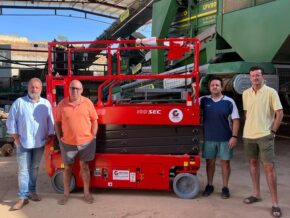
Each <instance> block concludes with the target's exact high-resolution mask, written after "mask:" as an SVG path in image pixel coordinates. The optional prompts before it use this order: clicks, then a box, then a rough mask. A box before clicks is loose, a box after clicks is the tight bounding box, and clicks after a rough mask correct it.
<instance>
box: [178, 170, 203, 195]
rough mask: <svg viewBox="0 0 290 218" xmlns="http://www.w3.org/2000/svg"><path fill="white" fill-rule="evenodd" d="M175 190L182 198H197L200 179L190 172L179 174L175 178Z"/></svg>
mask: <svg viewBox="0 0 290 218" xmlns="http://www.w3.org/2000/svg"><path fill="white" fill-rule="evenodd" d="M173 191H174V193H175V194H176V195H177V196H178V197H180V198H184V199H192V198H195V197H196V196H197V195H198V193H199V181H198V178H197V176H195V175H192V174H190V173H180V174H178V175H177V176H175V177H174V180H173Z"/></svg>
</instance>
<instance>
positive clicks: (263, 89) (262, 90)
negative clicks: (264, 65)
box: [251, 84, 266, 93]
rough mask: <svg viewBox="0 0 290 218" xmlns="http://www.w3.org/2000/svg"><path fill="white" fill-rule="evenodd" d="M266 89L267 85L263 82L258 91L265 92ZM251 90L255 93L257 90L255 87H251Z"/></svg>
mask: <svg viewBox="0 0 290 218" xmlns="http://www.w3.org/2000/svg"><path fill="white" fill-rule="evenodd" d="M265 89H266V85H265V84H263V86H262V87H261V88H260V89H259V90H258V91H257V92H259V93H260V92H261V93H263V92H264V91H265ZM251 91H252V93H255V90H254V89H253V87H251Z"/></svg>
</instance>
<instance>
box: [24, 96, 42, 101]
mask: <svg viewBox="0 0 290 218" xmlns="http://www.w3.org/2000/svg"><path fill="white" fill-rule="evenodd" d="M26 99H27V100H28V101H29V102H31V103H38V102H40V99H41V97H39V99H38V101H35V102H34V101H32V99H31V98H30V96H29V95H28V94H27V95H26Z"/></svg>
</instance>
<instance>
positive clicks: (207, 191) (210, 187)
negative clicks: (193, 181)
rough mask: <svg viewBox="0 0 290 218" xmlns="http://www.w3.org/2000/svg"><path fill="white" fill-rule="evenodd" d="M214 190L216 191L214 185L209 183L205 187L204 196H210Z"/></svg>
mask: <svg viewBox="0 0 290 218" xmlns="http://www.w3.org/2000/svg"><path fill="white" fill-rule="evenodd" d="M213 191H214V187H213V185H209V184H207V185H206V187H205V189H204V191H203V193H202V196H204V197H208V196H210V195H211V193H213Z"/></svg>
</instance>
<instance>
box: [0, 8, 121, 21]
mask: <svg viewBox="0 0 290 218" xmlns="http://www.w3.org/2000/svg"><path fill="white" fill-rule="evenodd" d="M3 8H10V9H11V8H13V9H36V10H39V9H42V10H67V11H69V10H70V11H77V12H82V13H85V14H92V15H95V16H99V17H106V18H110V19H114V20H116V19H118V18H117V17H114V16H111V15H106V14H101V13H95V12H92V11H87V10H83V9H78V8H73V7H55V6H16V5H13V6H12V5H0V10H2V9H3ZM2 15H4V14H3V11H2Z"/></svg>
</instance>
